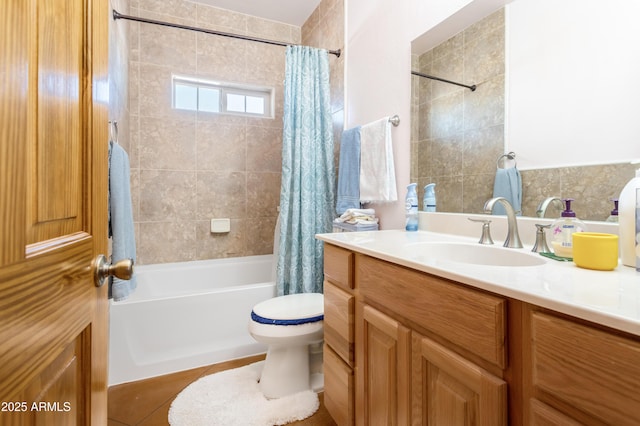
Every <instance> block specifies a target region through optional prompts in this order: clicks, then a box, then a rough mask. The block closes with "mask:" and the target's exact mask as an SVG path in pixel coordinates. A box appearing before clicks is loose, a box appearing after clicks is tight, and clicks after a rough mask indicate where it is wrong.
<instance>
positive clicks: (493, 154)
mask: <svg viewBox="0 0 640 426" xmlns="http://www.w3.org/2000/svg"><path fill="white" fill-rule="evenodd" d="M412 69H414V70H417V71H421V72H423V73H426V74H431V75H435V76H439V77H442V78H446V79H448V80H453V81H458V82H462V83H464V84H468V85H470V84H476V85H477V86H478V87H477V89H476V91H475V92H471V91H470V90H469V89H465V88H462V87H458V86H454V85H449V84H446V83H442V82H438V81H433V80H428V79H425V78H422V77H417V76H412V108H411V111H412V136H411V142H412V143H411V161H412V162H411V181H412V182H417V183H418V187H419V188H423V187H424V185H426V184H427V183H430V182H435V183H436V193H437V201H438V210H439V211H446V212H464V213H482V207H483V205H484V202H485V201H486V200H487V199H489V198H491V197H492V195H493V181H494V178H495V169H496V162H497V159H498V157H500V156H501V155H502V154H503V149H504V122H505V116H504V111H505V100H504V72H505V71H504V70H505V55H504V9H502V10H500V11H498V12H495V13H494V14H492V15H490V16H488V17H487V18H485V19H483V20H481V21H479V22H477V23H476V24H474V25H472V26H470V27H468V28H467V29H465V30H464V31H462V32H460V33H459V34H457V35H455V36H453V37H452V38H450V39H449V40H447V41H445V42H443V43H442V44H440V45H438V46H436V47H434V48H433V49H432V50H430V51H428V52H426V53H424V54H422V55H420V56H419V57H418V56H417V55H414V56H413V58H412ZM542 125H543V124H542ZM516 156H517V153H516ZM634 170H635V166H632V165H630V164H615V165H601V166H584V167H565V168H557V169H544V170H525V171H522V172H521V175H522V186H523V191H522V192H523V196H522V198H523V205H522V211H523V215H524V216H535V212H536V207H537V205H538V203H539V202H540V201H542V200H543V199H544V198H545V197H548V196H559V197H566V198H574V199H575V200H576V202H574V205H573V206H572V209H573V210H574V211H575V212H576V214H577V215H578V217H580V218H582V219H588V220H605V219H606V218H607V217H608V216H609V212H610V211H611V209H612V208H613V203H612V202H610V201H609V199H610V198H617V197H618V195H619V194H620V191H621V190H622V188H623V187H624V185H625V183H626V182H627V181H628V180H629V179H631V178H632V177H633V176H634ZM419 196H420V202H422V198H421V197H422V191H419ZM557 216H559V210H550V211H549V212H548V214H547V217H557Z"/></svg>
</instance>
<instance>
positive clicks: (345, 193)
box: [336, 126, 360, 215]
mask: <svg viewBox="0 0 640 426" xmlns="http://www.w3.org/2000/svg"><path fill="white" fill-rule="evenodd" d="M336 198H337V199H336V212H337V213H338V214H340V215H341V214H342V213H344V212H345V211H346V210H347V209H359V208H360V126H358V127H354V128H352V129H348V130H345V131H343V132H342V139H341V141H340V163H339V165H338V191H337V197H336Z"/></svg>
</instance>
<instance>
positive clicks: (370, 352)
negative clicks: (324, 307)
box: [356, 254, 508, 426]
mask: <svg viewBox="0 0 640 426" xmlns="http://www.w3.org/2000/svg"><path fill="white" fill-rule="evenodd" d="M356 284H357V286H358V296H359V297H358V298H359V300H358V303H357V307H356V331H357V332H356V342H357V345H356V364H357V369H356V371H357V377H356V381H357V383H356V396H357V401H358V403H357V406H356V424H358V425H372V424H380V425H388V424H397V425H410V424H414V425H419V424H424V425H445V424H446V425H455V424H465V425H476V424H477V425H480V424H487V425H489V424H490V425H494V426H500V425H506V424H507V414H508V413H507V383H506V381H505V380H503V378H502V375H503V369H504V367H505V366H506V362H507V361H506V351H505V335H506V324H505V314H506V300H504V299H503V298H500V297H496V296H493V295H489V294H486V293H482V292H479V291H475V290H472V289H469V288H466V287H463V286H459V285H455V283H453V282H449V281H447V280H444V279H440V278H437V277H434V276H431V275H428V274H423V273H421V272H417V271H414V270H411V269H408V268H404V267H401V266H398V265H395V264H392V263H388V262H383V261H380V260H377V259H374V258H372V257H368V256H363V255H359V254H357V255H356ZM485 367H488V368H489V369H487V368H485ZM489 370H491V371H489Z"/></svg>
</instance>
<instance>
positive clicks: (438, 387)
mask: <svg viewBox="0 0 640 426" xmlns="http://www.w3.org/2000/svg"><path fill="white" fill-rule="evenodd" d="M414 346H419V347H414V351H416V352H417V356H414V366H413V368H414V383H416V380H417V382H418V384H417V385H416V387H419V388H418V389H414V396H417V399H418V401H415V400H414V407H416V410H415V412H414V424H422V425H431V426H440V425H447V426H472V425H484V426H500V425H506V424H507V383H506V382H505V381H503V380H502V379H500V378H498V377H495V376H494V375H492V374H490V373H489V372H487V371H485V370H484V369H482V368H480V367H478V366H477V365H475V364H473V363H472V362H470V361H468V360H466V359H464V358H462V357H461V356H460V355H458V354H456V353H455V352H452V351H451V350H449V349H447V348H445V347H444V346H442V345H440V344H438V343H436V342H435V341H433V340H431V339H429V338H427V337H424V336H419V337H418V338H414ZM419 418H421V419H419Z"/></svg>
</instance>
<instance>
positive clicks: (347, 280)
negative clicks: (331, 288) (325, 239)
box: [324, 243, 354, 289]
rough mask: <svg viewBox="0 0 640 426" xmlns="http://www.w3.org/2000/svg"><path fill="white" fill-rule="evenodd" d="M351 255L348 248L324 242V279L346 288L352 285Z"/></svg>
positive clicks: (352, 255)
mask: <svg viewBox="0 0 640 426" xmlns="http://www.w3.org/2000/svg"><path fill="white" fill-rule="evenodd" d="M353 257H354V254H353V253H352V252H350V251H349V250H345V249H343V248H340V247H336V246H332V245H330V244H327V243H325V244H324V276H325V279H327V280H329V281H331V282H333V283H335V284H338V285H341V286H343V287H344V288H347V289H352V288H353V287H354V280H353Z"/></svg>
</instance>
